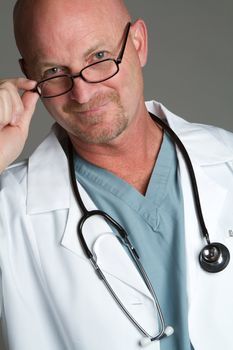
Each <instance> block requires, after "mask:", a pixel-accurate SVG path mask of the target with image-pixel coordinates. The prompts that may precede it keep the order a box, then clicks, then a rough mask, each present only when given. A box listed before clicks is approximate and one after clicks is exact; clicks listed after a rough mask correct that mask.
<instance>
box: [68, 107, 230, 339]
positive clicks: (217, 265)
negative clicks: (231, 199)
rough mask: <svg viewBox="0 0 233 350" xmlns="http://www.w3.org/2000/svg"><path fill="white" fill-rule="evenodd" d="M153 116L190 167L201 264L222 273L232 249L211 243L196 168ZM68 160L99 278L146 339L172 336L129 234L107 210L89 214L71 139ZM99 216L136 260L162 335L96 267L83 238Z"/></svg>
mask: <svg viewBox="0 0 233 350" xmlns="http://www.w3.org/2000/svg"><path fill="white" fill-rule="evenodd" d="M150 116H151V117H152V119H153V120H154V121H155V122H156V123H157V124H158V125H159V126H161V127H162V128H163V129H164V130H165V131H166V132H167V133H168V134H169V136H170V137H171V139H172V140H173V142H174V143H175V144H176V145H177V147H178V149H179V150H180V152H181V154H182V156H183V158H184V160H185V164H186V166H187V170H188V173H189V178H190V181H191V187H192V193H193V199H194V203H195V209H196V213H197V218H198V222H199V226H200V229H201V232H202V235H203V237H204V238H205V239H206V241H207V245H206V246H205V247H204V248H203V249H202V250H201V252H200V255H199V262H200V265H201V267H202V268H203V269H204V270H205V271H207V272H220V271H222V270H223V269H224V268H225V267H226V266H227V265H228V263H229V260H230V253H229V250H228V249H227V247H226V246H224V245H223V244H221V243H216V242H215V243H211V242H210V237H209V232H208V230H207V228H206V225H205V221H204V218H203V214H202V208H201V203H200V196H199V191H198V186H197V181H196V177H195V173H194V169H193V166H192V162H191V160H190V157H189V154H188V152H187V150H186V148H185V147H184V145H183V143H182V142H181V140H180V139H179V137H178V136H177V135H176V134H175V132H174V131H173V130H172V129H171V128H170V127H169V126H168V125H167V124H166V123H165V122H164V121H162V120H161V119H160V118H158V117H157V116H155V115H153V114H151V113H150ZM68 161H69V170H70V179H71V183H72V188H73V192H74V195H75V198H76V201H77V204H78V205H79V207H80V209H81V211H82V213H83V216H82V217H81V219H80V220H79V222H78V224H77V235H78V239H79V241H80V244H81V246H82V249H83V252H84V254H85V255H86V257H87V258H88V259H89V260H90V262H91V264H92V265H93V267H94V270H95V271H96V273H97V275H98V277H99V278H100V279H101V280H102V281H103V283H104V284H105V286H106V288H107V289H108V291H109V293H110V294H111V295H112V297H113V298H114V300H115V301H116V302H117V304H118V305H119V307H120V308H121V309H122V311H123V312H124V313H125V315H126V316H127V317H128V318H129V319H130V320H131V322H132V323H133V324H134V325H135V327H136V328H137V329H138V330H139V331H140V332H141V333H142V334H143V335H144V336H145V337H146V338H148V339H149V340H150V341H154V340H159V339H161V338H163V337H164V336H166V335H170V334H172V333H170V334H167V332H166V328H165V321H164V317H163V313H162V310H161V307H160V305H159V302H158V299H157V296H156V293H155V291H154V289H153V286H152V284H151V282H150V280H149V278H148V276H147V274H146V272H145V270H144V268H143V266H142V264H141V262H140V258H139V255H138V253H137V251H136V249H135V248H134V247H133V245H132V244H131V242H130V240H129V237H128V234H127V232H126V231H125V230H124V228H123V227H122V226H121V225H120V224H119V223H118V222H116V221H115V220H114V219H113V218H112V217H111V216H110V215H108V214H107V213H105V212H104V211H102V210H98V209H96V210H90V211H89V210H88V209H87V208H86V207H85V205H84V203H83V200H82V198H81V195H80V192H79V190H78V185H77V180H76V175H75V166H74V156H73V146H72V143H71V141H70V140H68ZM96 215H97V216H100V217H102V218H104V219H105V220H106V221H107V223H108V224H110V225H112V226H113V227H115V229H116V230H117V232H118V234H119V235H118V236H117V238H118V239H119V240H120V241H121V243H122V244H123V245H125V246H126V247H127V249H128V251H129V253H130V255H131V258H132V259H133V261H134V263H135V264H136V266H137V270H138V272H139V273H140V275H141V277H142V279H143V281H144V283H145V284H146V286H147V288H148V290H149V292H150V294H151V296H152V297H153V300H154V303H155V306H156V310H157V314H158V320H159V333H158V334H157V335H156V336H151V335H149V334H148V333H147V332H146V330H145V329H144V328H143V327H142V326H141V325H140V324H139V323H138V322H137V321H136V320H135V318H134V317H133V316H132V315H131V314H130V313H129V311H128V310H127V309H126V308H125V306H124V305H123V303H122V302H121V300H120V299H119V297H118V296H117V294H116V293H115V292H114V290H113V289H112V287H111V285H110V284H109V282H108V281H107V279H106V278H105V275H104V273H103V272H102V271H101V269H100V267H99V266H98V264H97V260H96V257H95V256H94V255H93V254H92V252H91V250H90V249H89V247H88V245H87V243H86V240H85V238H84V235H83V226H84V224H85V222H86V221H87V220H88V219H89V218H91V217H93V216H96ZM168 328H170V330H171V329H172V327H168Z"/></svg>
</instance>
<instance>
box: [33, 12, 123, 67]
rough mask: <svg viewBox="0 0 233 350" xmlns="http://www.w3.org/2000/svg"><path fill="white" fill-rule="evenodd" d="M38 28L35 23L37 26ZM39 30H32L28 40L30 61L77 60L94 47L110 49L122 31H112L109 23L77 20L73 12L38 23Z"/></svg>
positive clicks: (112, 27) (114, 29)
mask: <svg viewBox="0 0 233 350" xmlns="http://www.w3.org/2000/svg"><path fill="white" fill-rule="evenodd" d="M38 25H39V23H38ZM39 28H40V30H39V31H38V30H36V28H34V35H33V34H31V35H32V38H33V40H32V41H31V48H30V51H31V55H30V56H31V58H32V57H33V61H34V60H35V59H36V60H38V59H42V58H43V59H45V60H47V59H50V60H51V59H53V58H57V57H59V60H60V59H61V60H65V58H67V57H68V56H72V57H76V59H77V60H81V59H82V58H83V57H84V56H86V55H88V54H89V53H91V51H93V50H95V49H98V48H109V49H112V48H114V46H115V45H117V43H118V42H119V40H120V36H121V34H122V31H123V29H124V28H116V26H114V25H112V24H111V23H110V22H109V21H104V20H97V18H96V17H94V18H93V20H92V21H91V20H90V18H89V19H88V20H87V18H82V17H80V16H79V17H77V16H75V14H74V13H71V14H69V15H66V16H62V17H61V18H60V20H59V21H58V19H57V18H56V17H53V19H52V20H49V21H46V20H42V22H41V25H40V26H39Z"/></svg>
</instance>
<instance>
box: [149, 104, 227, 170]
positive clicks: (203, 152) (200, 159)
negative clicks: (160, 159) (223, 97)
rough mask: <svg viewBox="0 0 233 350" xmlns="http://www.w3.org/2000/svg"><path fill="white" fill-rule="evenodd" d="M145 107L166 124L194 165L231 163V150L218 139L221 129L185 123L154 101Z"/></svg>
mask: <svg viewBox="0 0 233 350" xmlns="http://www.w3.org/2000/svg"><path fill="white" fill-rule="evenodd" d="M146 105H147V109H148V111H149V112H151V113H153V114H155V115H157V116H158V117H159V118H161V119H163V120H166V121H167V122H168V125H169V126H170V127H171V128H172V129H173V130H174V132H175V133H176V134H177V135H178V137H179V138H180V139H181V141H182V142H183V144H184V146H185V148H186V149H187V151H188V154H189V156H190V158H191V160H192V161H193V162H195V164H196V165H199V166H208V165H217V164H222V163H225V162H229V161H233V148H232V149H231V148H230V147H227V146H226V145H225V144H223V142H220V141H219V139H218V137H219V134H218V132H219V131H220V130H221V129H218V128H214V127H212V126H208V125H204V124H196V123H190V122H187V121H186V120H184V119H182V118H180V117H178V116H176V115H175V114H173V113H172V112H170V111H169V110H168V109H167V108H166V107H164V106H163V105H162V104H161V103H158V102H156V101H149V102H147V103H146ZM210 131H211V132H210ZM203 145H205V146H204V147H203ZM232 147H233V146H232Z"/></svg>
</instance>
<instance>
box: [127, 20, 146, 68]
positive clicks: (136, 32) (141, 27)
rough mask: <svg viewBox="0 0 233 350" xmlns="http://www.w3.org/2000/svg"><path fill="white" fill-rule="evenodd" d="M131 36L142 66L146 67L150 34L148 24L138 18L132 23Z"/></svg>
mask: <svg viewBox="0 0 233 350" xmlns="http://www.w3.org/2000/svg"><path fill="white" fill-rule="evenodd" d="M131 37H132V41H133V44H134V47H135V49H136V51H137V53H138V58H139V60H140V63H141V67H144V66H145V65H146V62H147V50H148V43H147V40H148V36H147V28H146V24H145V22H144V21H143V20H142V19H138V20H137V21H136V22H134V23H133V24H132V25H131Z"/></svg>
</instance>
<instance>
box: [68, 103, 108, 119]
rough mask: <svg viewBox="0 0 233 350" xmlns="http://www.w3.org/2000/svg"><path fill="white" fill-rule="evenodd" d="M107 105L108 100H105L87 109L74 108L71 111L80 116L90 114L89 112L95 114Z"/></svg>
mask: <svg viewBox="0 0 233 350" xmlns="http://www.w3.org/2000/svg"><path fill="white" fill-rule="evenodd" d="M107 105H108V102H105V103H103V104H102V105H100V106H93V107H91V108H89V109H84V110H78V109H77V110H75V109H74V110H73V111H72V112H73V113H77V114H79V115H82V116H85V115H91V114H95V113H98V112H102V111H103V110H104V109H105V108H106V106H107Z"/></svg>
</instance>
